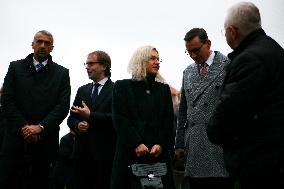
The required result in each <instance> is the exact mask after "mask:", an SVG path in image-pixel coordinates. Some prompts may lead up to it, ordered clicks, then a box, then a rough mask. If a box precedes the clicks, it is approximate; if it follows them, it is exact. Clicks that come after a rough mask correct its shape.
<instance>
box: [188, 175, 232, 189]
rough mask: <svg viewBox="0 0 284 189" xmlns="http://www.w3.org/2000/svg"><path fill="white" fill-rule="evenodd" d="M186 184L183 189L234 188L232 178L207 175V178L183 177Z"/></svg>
mask: <svg viewBox="0 0 284 189" xmlns="http://www.w3.org/2000/svg"><path fill="white" fill-rule="evenodd" d="M185 179H186V181H185V182H184V184H185V183H186V185H187V186H184V187H183V189H186V188H190V189H213V188H216V189H234V186H235V182H234V180H233V179H232V178H227V177H209V178H207V177H206V178H199V177H198V178H196V177H186V178H185Z"/></svg>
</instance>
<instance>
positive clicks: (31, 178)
mask: <svg viewBox="0 0 284 189" xmlns="http://www.w3.org/2000/svg"><path fill="white" fill-rule="evenodd" d="M31 46H32V49H33V53H31V54H29V55H28V56H27V57H26V58H24V59H22V60H17V61H14V62H11V63H10V65H9V69H8V72H7V74H6V77H5V80H4V84H3V93H2V96H1V105H2V108H3V112H4V114H5V117H6V121H7V122H6V133H5V136H4V140H3V145H2V147H3V148H2V157H1V159H0V188H1V189H2V188H3V189H4V188H9V189H10V188H11V189H14V188H15V189H18V188H29V189H37V188H41V189H48V188H49V175H50V170H51V168H52V166H53V163H54V162H55V160H56V158H57V153H58V148H59V144H58V140H59V125H60V124H61V122H62V121H63V120H64V119H65V117H66V116H67V115H68V112H69V108H70V94H71V87H70V78H69V70H68V69H66V68H64V67H63V66H61V65H58V64H57V63H55V62H53V60H52V57H51V55H50V53H51V52H52V50H53V36H52V34H51V33H50V32H48V31H46V30H41V31H39V32H37V33H36V34H35V36H34V39H33V42H32V44H31Z"/></svg>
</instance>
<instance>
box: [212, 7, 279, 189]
mask: <svg viewBox="0 0 284 189" xmlns="http://www.w3.org/2000/svg"><path fill="white" fill-rule="evenodd" d="M224 29H225V36H226V40H227V43H228V45H229V46H230V47H231V48H232V49H233V52H232V53H230V54H229V55H228V57H229V58H230V59H231V64H230V65H228V67H227V70H226V71H227V74H226V77H225V80H224V83H223V86H222V88H221V96H220V99H219V104H218V105H217V108H216V110H215V113H214V114H213V117H212V118H211V121H210V123H209V125H208V127H207V134H208V137H209V140H210V141H211V142H213V143H215V144H219V145H222V146H223V149H224V158H225V164H226V168H227V170H228V171H229V173H230V175H232V176H234V177H236V178H238V179H239V181H240V185H241V188H242V189H243V188H244V189H246V188H250V189H251V188H258V189H260V188H284V137H283V136H284V116H283V114H284V50H283V48H282V47H281V46H280V45H279V44H278V43H277V42H276V41H275V40H273V39H272V38H271V37H269V36H267V35H266V33H265V32H264V30H263V29H262V27H261V18H260V13H259V9H258V8H257V7H256V6H255V5H254V4H253V3H249V2H242V3H238V4H236V5H234V6H232V7H231V8H230V9H229V12H228V15H227V17H226V19H225V23H224ZM272 185H273V187H272Z"/></svg>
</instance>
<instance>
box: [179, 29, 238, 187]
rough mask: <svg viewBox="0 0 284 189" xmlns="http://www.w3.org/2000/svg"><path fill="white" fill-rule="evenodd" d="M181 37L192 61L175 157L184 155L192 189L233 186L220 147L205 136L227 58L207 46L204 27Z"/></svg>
mask: <svg viewBox="0 0 284 189" xmlns="http://www.w3.org/2000/svg"><path fill="white" fill-rule="evenodd" d="M184 40H185V46H186V50H187V52H188V54H189V56H190V57H191V59H192V60H193V61H194V63H192V64H190V65H189V66H188V67H187V68H186V69H185V70H184V72H183V82H182V83H183V84H182V89H181V100H180V105H179V117H178V127H177V133H176V144H175V149H176V150H175V157H176V158H177V159H182V158H184V161H185V173H184V175H185V179H187V182H188V183H189V186H190V188H191V189H200V188H219V189H220V188H221V189H232V188H233V181H232V179H231V178H229V174H228V172H227V171H226V169H225V165H224V162H223V156H222V155H223V151H222V148H221V147H220V146H217V145H214V144H212V143H211V142H210V141H209V140H208V138H207V135H206V124H207V123H208V121H209V118H210V116H211V114H212V112H213V110H214V108H215V106H216V104H217V102H218V92H219V88H220V87H221V85H222V82H223V79H224V77H225V68H226V66H227V65H228V64H229V59H228V58H227V57H226V56H224V55H223V54H221V53H220V52H219V51H212V50H211V49H210V47H211V41H210V40H209V39H208V36H207V33H206V31H205V30H204V29H203V28H193V29H191V30H190V31H189V32H187V33H186V35H185V38H184Z"/></svg>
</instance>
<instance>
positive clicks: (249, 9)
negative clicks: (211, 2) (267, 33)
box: [224, 2, 261, 36]
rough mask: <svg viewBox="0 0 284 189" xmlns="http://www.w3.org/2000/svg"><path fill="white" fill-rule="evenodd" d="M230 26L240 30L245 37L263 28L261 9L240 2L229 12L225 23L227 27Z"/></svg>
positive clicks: (248, 3)
mask: <svg viewBox="0 0 284 189" xmlns="http://www.w3.org/2000/svg"><path fill="white" fill-rule="evenodd" d="M230 25H233V26H235V27H236V28H238V30H239V32H240V34H241V35H243V36H246V35H248V34H249V33H250V32H252V31H254V30H256V29H258V28H261V17H260V13H259V9H258V8H257V7H256V6H255V5H254V4H253V3H251V2H240V3H237V4H235V5H233V6H232V7H231V8H230V9H229V10H228V13H227V17H226V19H225V23H224V26H225V27H228V26H230Z"/></svg>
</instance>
